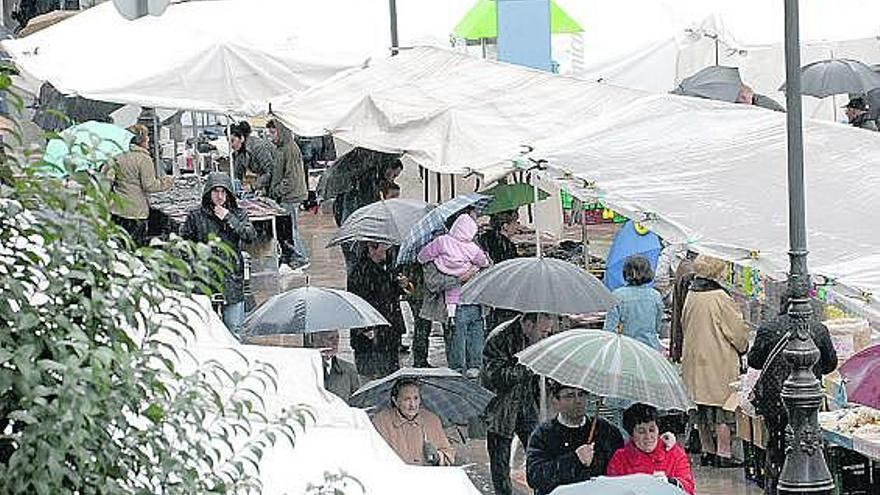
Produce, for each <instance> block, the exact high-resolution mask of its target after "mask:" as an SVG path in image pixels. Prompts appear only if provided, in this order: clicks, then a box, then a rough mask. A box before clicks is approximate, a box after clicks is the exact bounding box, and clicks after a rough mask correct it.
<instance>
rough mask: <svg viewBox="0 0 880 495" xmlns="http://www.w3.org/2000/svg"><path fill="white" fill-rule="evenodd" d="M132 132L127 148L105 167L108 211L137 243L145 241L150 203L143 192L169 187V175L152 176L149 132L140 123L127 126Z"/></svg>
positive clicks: (153, 169)
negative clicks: (110, 198)
mask: <svg viewBox="0 0 880 495" xmlns="http://www.w3.org/2000/svg"><path fill="white" fill-rule="evenodd" d="M128 130H129V131H131V132H132V133H133V134H134V137H133V138H132V139H131V148H130V149H129V151H127V152H125V153H122V154H121V155H119V156H117V157H116V158H115V160H113V161H111V162H108V164H107V167H106V169H105V171H106V176H107V180H108V181H110V189H111V191H112V192H113V193H114V194H115V196H116V197H115V198H114V201H113V204H112V205H111V207H110V213H111V214H112V216H113V222H114V223H116V224H117V225H119V226H120V227H122V228H123V229H125V231H126V232H128V234H129V235H130V236H131V237H132V239H134V241H135V243H136V244H137V245H138V246H143V245H146V243H147V219H148V218H149V216H150V205H149V201H148V199H147V194H149V193H155V192H159V191H166V190H168V189H171V187H172V186H173V185H174V181H173V179H172V178H171V177H167V176H166V177H162V178H157V177H156V166H155V164H154V163H153V159H152V157H150V152H149V151H147V150H148V149H149V146H150V134H149V131H148V130H147V128H146V127H145V126H143V125H133V126H131V127H129V128H128Z"/></svg>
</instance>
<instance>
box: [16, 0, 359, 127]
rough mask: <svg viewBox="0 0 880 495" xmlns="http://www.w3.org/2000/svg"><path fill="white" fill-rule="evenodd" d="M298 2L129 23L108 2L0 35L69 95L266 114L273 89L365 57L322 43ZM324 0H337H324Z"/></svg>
mask: <svg viewBox="0 0 880 495" xmlns="http://www.w3.org/2000/svg"><path fill="white" fill-rule="evenodd" d="M300 3H301V2H294V1H285V0H223V1H211V2H187V3H181V4H174V5H171V6H170V7H169V8H168V9H167V10H166V11H165V13H164V14H163V15H162V16H159V17H153V16H146V17H143V18H141V19H138V20H135V21H128V20H126V19H124V18H123V17H122V16H120V15H119V14H118V13H117V11H116V9H115V8H114V7H113V4H112V2H106V3H104V4H102V5H99V6H97V7H94V8H91V9H89V10H87V11H85V12H83V13H82V14H79V15H77V16H76V17H73V18H72V19H67V20H65V21H63V22H61V23H58V24H56V25H54V26H52V27H50V28H47V29H45V30H43V31H40V32H38V33H36V34H33V35H31V36H27V37H25V38H21V39H18V40H9V41H5V42H3V48H4V49H6V50H7V51H8V52H9V53H10V55H11V56H12V58H13V59H14V61H15V63H16V64H17V65H18V67H19V68H20V69H21V70H22V71H24V72H25V73H27V74H28V75H29V76H31V77H34V78H36V79H39V80H41V81H49V82H51V83H52V84H53V85H54V86H55V87H56V88H58V89H59V90H60V91H62V92H63V93H66V94H77V95H80V96H85V97H88V98H93V99H96V100H102V101H112V102H118V103H132V104H137V105H142V106H154V107H162V108H182V109H191V110H202V111H209V112H216V113H227V112H231V113H244V114H253V113H261V112H265V110H266V107H265V102H266V101H267V100H268V99H269V98H271V97H274V96H277V95H280V94H285V93H288V92H291V91H302V90H304V89H306V88H308V87H311V86H312V85H314V84H316V83H318V82H320V81H323V80H325V79H327V78H329V77H331V76H333V75H334V74H337V73H338V72H340V71H343V70H346V69H348V68H351V67H356V66H360V65H362V64H364V63H365V61H366V60H367V54H366V52H364V51H363V50H361V51H360V52H357V51H355V50H349V51H347V52H338V51H337V52H335V53H331V51H330V50H326V49H322V47H321V43H322V41H323V40H324V38H325V37H326V36H325V35H322V32H323V30H322V29H320V28H319V27H318V26H314V25H313V24H312V23H310V22H307V21H306V20H305V19H303V18H302V16H301V15H300V12H298V9H297V7H298V6H299V4H300ZM320 3H321V4H324V3H329V4H333V3H336V4H338V3H339V2H334V1H331V0H327V1H326V2H320Z"/></svg>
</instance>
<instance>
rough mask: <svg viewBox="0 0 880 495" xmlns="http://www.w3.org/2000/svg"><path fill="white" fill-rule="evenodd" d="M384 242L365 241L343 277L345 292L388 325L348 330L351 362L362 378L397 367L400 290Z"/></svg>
mask: <svg viewBox="0 0 880 495" xmlns="http://www.w3.org/2000/svg"><path fill="white" fill-rule="evenodd" d="M388 247H389V246H388V245H387V244H381V243H377V242H365V243H363V246H362V247H361V250H360V253H358V256H357V258H356V261H355V264H354V266H353V267H352V270H351V273H350V275H349V276H348V280H347V289H348V291H349V292H351V293H353V294H355V295H358V296H360V297H361V298H362V299H363V300H365V301H367V302H368V303H370V305H371V306H373V307H374V308H376V310H377V311H379V313H380V314H381V315H382V316H384V317H385V319H386V320H388V322H389V323H390V324H391V326H390V327H388V326H381V327H370V328H360V329H354V330H352V331H351V341H350V342H351V348H352V349H353V350H354V362H355V365H356V366H357V369H358V373H360V374H361V375H362V376H363V377H364V379H365V380H372V379H376V378H381V377H383V376H387V375H390V374H391V373H394V372H395V371H397V370H398V369H399V368H400V358H399V356H398V348H399V346H400V336H401V335H403V331H404V323H403V313H402V312H401V310H400V296H401V294H403V289H402V288H401V286H400V283H399V282H398V281H397V274H396V272H395V271H394V269H393V268H394V267H393V261H391V260H390V257H389V256H388Z"/></svg>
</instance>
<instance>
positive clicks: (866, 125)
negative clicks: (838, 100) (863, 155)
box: [843, 97, 877, 131]
mask: <svg viewBox="0 0 880 495" xmlns="http://www.w3.org/2000/svg"><path fill="white" fill-rule="evenodd" d="M843 108H845V109H846V118H847V119H849V125H851V126H853V127H859V128H861V129H867V130H869V131H876V130H877V123H876V122H874V120H872V119H871V116H870V115H869V114H868V105H867V103H865V99H864V98H861V97H858V98H853V99H851V100H849V103H847V104H846V105H844V106H843Z"/></svg>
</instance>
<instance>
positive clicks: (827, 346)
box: [748, 297, 837, 495]
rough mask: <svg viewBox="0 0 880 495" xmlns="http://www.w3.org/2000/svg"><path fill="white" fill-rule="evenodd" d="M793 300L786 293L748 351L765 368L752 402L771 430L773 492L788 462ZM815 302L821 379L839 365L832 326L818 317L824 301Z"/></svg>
mask: <svg viewBox="0 0 880 495" xmlns="http://www.w3.org/2000/svg"><path fill="white" fill-rule="evenodd" d="M789 303H790V300H789V299H788V297H785V298H784V300H783V303H782V305H781V311H782V313H781V314H780V315H779V316H778V317H777V318H775V319H773V320H771V321H769V322H767V323H764V324H762V325H761V326H760V327H758V331H757V333H756V335H755V343H754V345H753V346H752V348H751V350H749V354H748V361H749V366H750V367H752V368H755V369H760V370H763V371H762V373H761V377H760V378H759V379H758V381H757V382H756V383H755V386H754V389H753V394H754V396H753V398H752V404H753V405H754V406H755V410H756V411H757V413H758V414H760V415H761V416H763V417H764V421H765V423H766V424H767V431H768V432H769V433H770V438H769V441H768V442H767V456H766V476H765V483H764V493H767V494H773V495H775V494H776V484H777V482H778V481H779V474H780V472H781V470H782V464H783V463H784V462H785V428H786V427H787V426H788V413H787V411H786V409H785V406H784V404H783V403H782V399H781V398H780V396H779V395H780V392H782V384H783V382H784V381H785V380H786V379H787V378H788V375H789V374H790V373H791V365H790V364H789V362H788V360H787V359H785V356H783V354H782V350H783V349H784V348H785V345H786V343H787V342H788V340H789V338H790V335H789V334H788V331H789V329H790V328H791V318H790V317H789V316H788V314H787V312H788V307H789ZM811 305H812V306H813V319H812V320H811V321H810V334H811V336H812V338H813V342H814V343H815V344H816V347H818V348H819V361H817V362H816V364H815V366H814V367H813V373H815V375H816V378H818V379H820V380H821V378H822V375H826V374H828V373H831V372H832V371H834V370H835V369H837V351H835V349H834V345H833V344H832V342H831V335H830V333H829V332H828V327H826V326H825V325H823V324H822V323H821V322H820V321H819V319H818V317H817V315H819V314H820V313H819V312H820V311H821V305H819V304H817V302H816V301H812V302H811Z"/></svg>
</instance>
